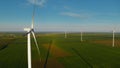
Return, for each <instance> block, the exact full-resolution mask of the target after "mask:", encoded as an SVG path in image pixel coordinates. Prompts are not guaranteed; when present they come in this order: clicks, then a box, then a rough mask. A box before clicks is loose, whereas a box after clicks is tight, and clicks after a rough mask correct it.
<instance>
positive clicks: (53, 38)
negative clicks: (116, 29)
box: [0, 33, 120, 68]
mask: <svg viewBox="0 0 120 68" xmlns="http://www.w3.org/2000/svg"><path fill="white" fill-rule="evenodd" d="M36 37H37V41H38V44H39V48H40V53H41V54H40V56H39V55H38V53H37V48H36V46H35V43H34V40H33V39H32V45H31V46H32V68H120V34H119V33H117V34H116V35H115V47H112V33H84V34H83V41H82V42H81V41H80V37H81V35H80V33H68V34H67V38H64V33H37V34H36ZM26 40H27V37H26V36H23V33H0V68H27V41H26ZM40 59H41V60H40Z"/></svg>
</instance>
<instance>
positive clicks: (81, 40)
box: [80, 31, 83, 42]
mask: <svg viewBox="0 0 120 68" xmlns="http://www.w3.org/2000/svg"><path fill="white" fill-rule="evenodd" d="M80 34H81V42H82V41H83V32H82V31H81V33H80Z"/></svg>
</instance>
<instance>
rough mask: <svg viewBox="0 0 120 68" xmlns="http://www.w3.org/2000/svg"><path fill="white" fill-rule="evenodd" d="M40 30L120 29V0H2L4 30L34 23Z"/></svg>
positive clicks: (0, 23)
mask: <svg viewBox="0 0 120 68" xmlns="http://www.w3.org/2000/svg"><path fill="white" fill-rule="evenodd" d="M33 5H36V12H35V26H36V27H35V30H36V31H89V32H91V31H92V32H93V31H97V32H101V31H102V32H110V31H112V29H115V30H116V31H117V32H120V28H119V27H120V7H119V6H120V0H37V2H36V4H35V3H33V0H1V1H0V31H23V28H24V27H30V25H31V22H32V11H33Z"/></svg>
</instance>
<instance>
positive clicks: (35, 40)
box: [31, 31, 41, 62]
mask: <svg viewBox="0 0 120 68" xmlns="http://www.w3.org/2000/svg"><path fill="white" fill-rule="evenodd" d="M31 33H32V35H33V38H34V42H35V45H36V48H37V51H38V54H39V57H40V54H41V53H40V49H39V47H38V43H37V39H36V37H35V33H34V32H33V31H31ZM40 62H41V58H40Z"/></svg>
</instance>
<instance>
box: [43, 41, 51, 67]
mask: <svg viewBox="0 0 120 68" xmlns="http://www.w3.org/2000/svg"><path fill="white" fill-rule="evenodd" d="M52 42H53V41H52V40H51V41H50V44H49V47H48V51H47V56H46V60H45V64H44V68H46V67H47V62H48V57H49V54H50V50H51V45H52Z"/></svg>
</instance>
